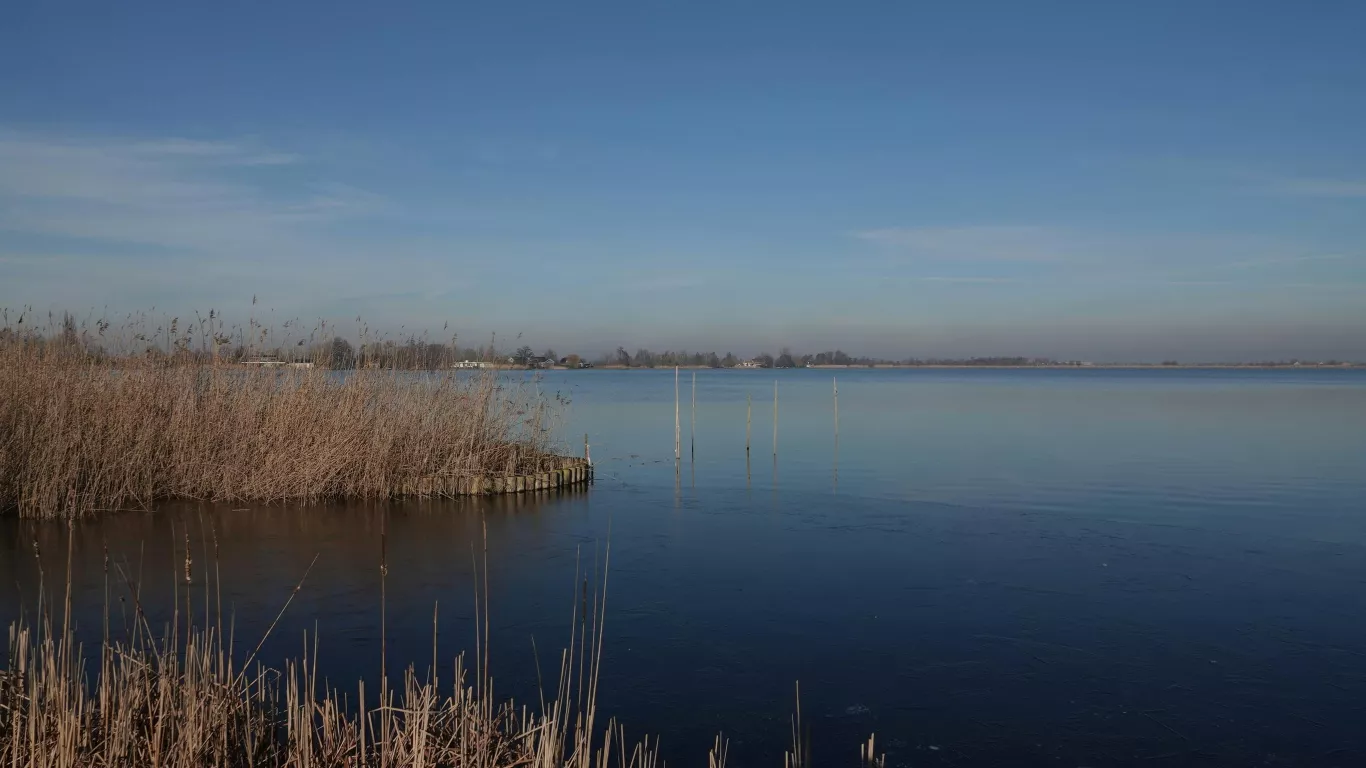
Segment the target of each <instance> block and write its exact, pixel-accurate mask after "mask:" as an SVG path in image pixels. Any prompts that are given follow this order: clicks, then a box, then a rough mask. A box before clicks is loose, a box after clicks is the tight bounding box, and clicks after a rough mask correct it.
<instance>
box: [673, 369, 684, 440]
mask: <svg viewBox="0 0 1366 768" xmlns="http://www.w3.org/2000/svg"><path fill="white" fill-rule="evenodd" d="M681 447H682V430H681V428H680V426H679V421H678V366H676V365H675V366H674V461H675V462H678V461H680V460H681V459H682V458H683V453H682V450H681Z"/></svg>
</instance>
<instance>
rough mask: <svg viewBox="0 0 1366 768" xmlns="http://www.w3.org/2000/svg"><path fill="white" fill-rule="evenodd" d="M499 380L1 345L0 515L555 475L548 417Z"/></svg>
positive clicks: (535, 400)
mask: <svg viewBox="0 0 1366 768" xmlns="http://www.w3.org/2000/svg"><path fill="white" fill-rule="evenodd" d="M553 406H554V404H553V403H549V402H547V401H546V400H545V399H544V398H542V397H540V396H539V395H538V394H537V393H536V392H535V391H534V388H531V387H520V386H515V385H508V384H507V383H506V382H500V381H499V379H498V378H497V377H496V375H494V374H483V375H476V376H474V377H470V376H457V375H455V374H452V373H428V372H412V371H394V370H387V371H386V370H361V371H348V372H333V371H327V370H325V369H321V368H313V369H303V368H263V367H260V366H244V365H232V364H227V363H223V362H219V361H215V360H213V359H207V360H206V359H204V358H202V357H194V356H190V355H184V356H180V357H176V356H161V357H151V356H145V355H144V356H131V355H130V356H122V357H108V356H95V355H91V354H88V353H87V352H86V351H85V350H84V349H83V348H82V347H79V346H77V345H63V344H59V343H52V342H46V343H40V342H39V341H35V340H33V339H24V338H22V337H17V336H11V337H9V338H0V511H9V512H17V513H18V514H20V515H23V516H26V517H38V518H55V517H68V518H69V517H77V516H80V515H84V514H89V513H91V512H94V511H98V510H108V509H122V508H142V507H146V506H147V505H149V504H150V503H152V502H153V501H155V500H158V499H167V498H184V499H200V500H227V501H232V500H241V501H247V500H251V501H266V502H269V501H278V500H285V499H299V500H316V499H324V498H342V497H346V498H383V497H390V496H396V495H405V494H419V495H421V494H423V493H430V492H431V491H424V490H423V489H430V488H432V487H450V486H451V484H450V483H449V482H445V483H436V484H433V483H432V479H433V478H440V479H443V480H450V479H459V478H467V477H480V476H489V475H514V474H526V473H530V472H539V471H546V470H550V469H554V468H555V464H554V457H553V456H551V455H550V448H551V445H550V432H551V428H552V426H553V423H554V420H555V416H556V409H555V407H553Z"/></svg>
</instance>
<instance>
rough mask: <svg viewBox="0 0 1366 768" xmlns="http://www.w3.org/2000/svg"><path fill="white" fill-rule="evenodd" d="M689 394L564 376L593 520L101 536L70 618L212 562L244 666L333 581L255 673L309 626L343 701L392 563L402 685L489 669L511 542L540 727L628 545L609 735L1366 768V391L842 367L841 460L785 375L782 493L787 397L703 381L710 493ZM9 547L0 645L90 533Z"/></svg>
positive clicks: (1350, 377)
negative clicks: (487, 624)
mask: <svg viewBox="0 0 1366 768" xmlns="http://www.w3.org/2000/svg"><path fill="white" fill-rule="evenodd" d="M671 374H672V372H667V373H666V372H659V373H650V372H630V373H616V372H607V371H592V372H574V373H569V374H556V375H553V376H551V377H549V378H547V379H545V380H544V381H542V383H541V386H542V387H543V388H547V389H548V390H551V391H554V390H560V391H561V392H562V393H564V394H568V395H569V396H571V397H572V399H573V400H574V405H573V409H572V412H571V413H570V414H569V425H568V427H567V428H566V433H567V434H571V435H578V434H582V433H584V432H588V433H590V436H591V440H592V444H593V454H594V457H595V459H597V461H598V473H597V478H598V482H597V484H596V485H595V486H594V487H593V488H591V489H588V490H582V491H577V492H572V493H565V494H560V495H541V496H506V497H497V498H490V499H465V500H457V501H442V502H417V501H413V502H403V503H395V504H344V505H327V506H294V505H282V506H276V507H247V508H242V507H236V508H234V506H198V505H183V504H168V505H164V506H163V507H162V508H160V509H158V510H157V511H156V512H155V513H152V514H124V515H116V516H111V517H107V518H103V519H101V520H98V521H93V522H88V523H81V524H78V525H76V526H74V527H73V528H72V529H71V530H72V539H71V541H70V546H71V550H72V553H73V559H72V572H73V579H74V582H75V584H76V587H77V588H76V590H75V592H74V595H73V598H74V605H75V611H74V613H75V615H76V616H77V617H78V619H79V621H80V623H81V629H82V632H83V633H84V634H85V635H86V636H87V637H91V638H98V637H99V633H100V627H101V617H102V615H103V611H104V604H105V584H106V581H105V579H106V576H105V566H104V563H105V558H104V553H105V551H106V547H107V551H108V552H109V553H110V563H111V566H110V569H109V572H110V577H109V582H110V584H111V586H110V588H109V594H110V595H111V598H110V602H109V605H110V615H111V621H112V623H113V625H114V626H115V627H116V628H117V627H119V626H121V625H122V624H123V623H124V622H126V621H127V620H128V615H129V612H130V611H131V610H132V608H131V606H130V600H131V596H132V594H134V592H133V588H130V587H129V585H130V584H131V585H135V587H134V588H140V590H141V596H140V600H141V602H142V604H143V605H144V606H146V607H147V608H148V610H149V613H151V614H152V619H153V622H154V623H159V622H165V621H167V620H168V619H169V611H170V610H171V608H172V606H173V605H176V604H177V603H176V598H175V595H177V594H179V604H181V605H183V604H184V599H185V598H184V592H183V590H184V585H183V571H184V560H185V550H186V546H187V541H188V548H189V550H190V557H191V559H192V570H193V575H194V579H193V583H192V584H191V589H192V592H191V598H192V605H193V609H192V610H193V611H194V612H195V613H196V614H199V612H200V611H205V610H207V611H208V612H209V614H210V618H212V615H214V614H216V613H217V612H218V610H219V605H220V603H221V610H222V613H223V616H224V621H225V622H227V621H230V622H231V623H232V626H233V631H234V633H235V636H236V641H237V645H238V648H239V651H240V650H242V649H244V648H245V649H246V650H250V648H251V647H252V646H254V645H255V644H256V642H257V641H258V640H259V639H260V638H261V636H262V635H263V634H264V632H265V629H266V627H267V626H269V624H270V621H271V619H273V618H274V617H275V615H276V613H277V612H278V611H279V610H280V607H281V606H282V605H283V604H284V602H285V600H286V599H288V597H289V594H290V592H291V590H292V589H293V588H294V586H295V585H296V584H297V583H298V582H299V580H300V578H301V577H302V576H303V575H304V573H305V571H307V570H308V568H309V564H310V562H312V561H313V560H314V558H315V557H316V558H317V562H316V565H314V566H313V569H312V571H311V572H310V573H309V575H308V578H307V581H306V583H305V584H304V586H303V588H302V589H301V591H300V593H299V595H298V596H297V597H296V598H295V599H294V602H293V604H292V605H291V606H290V608H289V611H288V612H287V613H286V614H285V616H284V618H283V619H282V620H281V622H280V624H279V626H277V627H276V629H275V631H274V632H273V633H272V635H271V637H270V639H269V641H268V642H267V643H266V645H265V647H264V648H263V650H262V656H263V658H265V659H267V660H271V659H279V658H281V657H283V656H284V655H287V654H297V653H299V652H300V651H301V649H302V642H303V637H304V633H305V632H310V633H311V632H312V631H313V629H314V627H315V626H316V627H317V628H318V630H319V631H320V633H321V637H322V645H321V658H320V669H321V670H324V671H325V672H326V674H327V675H328V676H329V677H330V678H331V679H332V681H333V682H334V684H338V685H344V686H349V685H350V681H351V680H352V679H353V678H355V677H356V676H359V675H372V676H373V675H375V674H376V673H377V670H378V668H379V661H380V659H379V642H378V638H379V621H380V612H379V599H378V598H379V589H380V573H379V567H380V551H381V538H383V539H384V541H385V542H386V548H387V551H388V564H389V572H388V579H387V586H386V590H387V621H388V640H389V664H390V665H391V666H402V665H406V664H408V663H417V664H419V665H425V664H427V663H429V662H428V661H426V660H429V659H430V658H431V655H432V648H431V642H432V640H431V637H432V620H433V611H434V606H436V605H437V604H439V610H438V611H437V617H438V622H439V636H440V648H439V650H438V658H440V659H442V663H443V664H445V665H449V664H450V660H451V659H452V658H453V655H454V654H455V653H457V652H458V651H459V650H461V649H464V648H471V649H472V648H473V647H474V645H473V633H474V624H473V616H472V614H473V610H474V584H475V581H474V578H473V572H474V571H473V569H474V563H475V561H476V560H477V559H480V558H482V557H483V552H484V550H485V548H487V551H488V554H489V577H490V582H489V588H490V595H491V598H492V609H491V619H492V622H493V635H494V637H493V641H494V647H493V673H494V677H495V680H496V682H497V686H498V688H499V689H500V690H502V691H503V692H504V693H506V694H508V695H515V696H517V697H518V698H519V699H522V700H524V701H528V702H530V701H534V700H535V691H536V671H535V670H536V665H535V663H534V661H535V657H534V655H533V644H532V640H533V638H534V641H535V648H536V649H538V650H539V653H540V655H541V658H540V664H541V669H542V670H546V669H553V668H555V664H557V661H558V658H557V655H556V654H557V651H558V648H560V647H563V646H564V645H566V644H567V643H568V639H569V636H570V631H571V630H570V619H571V616H572V614H573V611H574V601H575V599H576V595H578V594H580V593H581V590H582V580H583V579H584V578H585V576H587V577H588V578H592V577H593V574H594V573H599V572H601V570H602V568H603V567H604V564H605V562H606V557H607V553H606V545H607V541H608V539H609V535H610V542H611V555H610V557H611V568H610V571H611V575H610V579H609V586H608V594H609V596H608V600H609V611H608V615H607V633H608V642H607V645H606V648H605V657H606V658H605V662H606V670H605V675H604V678H603V685H602V688H603V701H602V705H603V708H604V711H606V712H608V713H612V714H617V715H620V716H621V717H622V718H623V719H624V721H625V723H626V725H627V727H628V728H629V729H630V730H631V732H632V733H637V734H639V733H642V732H650V733H658V734H662V735H663V737H664V750H665V753H666V756H667V757H668V758H669V759H670V760H671V761H673V762H675V763H678V762H679V761H685V760H686V761H696V760H698V759H700V758H701V756H702V755H703V754H704V752H705V749H706V748H707V747H708V746H709V745H710V740H711V738H712V736H713V735H714V734H715V732H716V731H717V730H722V729H724V731H725V732H726V734H727V736H729V737H730V738H731V743H732V749H733V751H734V757H735V758H736V759H738V760H740V761H743V762H745V763H758V762H759V761H760V760H763V761H765V762H767V763H769V764H772V763H773V761H775V760H780V759H781V757H780V756H777V755H778V752H779V751H780V750H781V749H782V747H783V745H784V743H785V741H786V739H787V738H788V734H789V732H790V726H789V723H788V716H789V712H790V710H791V705H792V702H791V699H792V693H791V692H792V690H793V688H792V686H793V683H794V681H797V680H800V681H801V687H802V692H803V702H802V705H803V712H804V715H805V717H806V719H807V721H808V722H809V724H810V725H811V730H812V742H813V744H812V746H813V749H814V750H815V755H816V759H817V760H818V761H824V762H827V763H840V762H845V761H847V758H848V757H849V756H850V755H852V754H853V751H854V749H855V747H856V745H857V744H858V743H859V742H860V741H861V740H864V739H866V738H867V735H868V733H869V732H873V731H876V732H877V734H878V742H879V744H881V745H883V746H884V747H885V748H886V750H887V752H888V756H889V759H890V760H891V762H892V763H893V764H907V765H959V766H961V765H976V764H982V765H988V764H1010V765H1084V764H1093V765H1095V764H1103V765H1113V764H1128V763H1141V764H1145V765H1163V764H1211V765H1248V764H1253V763H1256V764H1269V765H1301V764H1307V765H1358V764H1362V763H1363V761H1366V744H1363V737H1362V736H1361V734H1360V727H1359V726H1360V722H1361V721H1362V715H1363V711H1362V708H1363V702H1366V620H1364V619H1363V618H1362V617H1363V616H1366V589H1364V587H1366V556H1364V555H1366V518H1364V517H1363V513H1364V512H1366V505H1363V502H1362V499H1363V498H1366V479H1364V478H1366V473H1363V472H1361V462H1362V458H1363V457H1364V456H1366V376H1362V375H1361V374H1360V372H1351V371H1332V372H1304V373H1300V372H1295V373H1288V372H1258V371H1249V372H1193V371H1180V372H1174V371H1173V372H1168V371H1163V372H1115V371H1076V372H1048V371H968V372H957V371H940V372H930V371H915V372H898V371H848V372H841V373H840V380H839V390H840V391H839V400H840V402H839V415H838V419H839V421H838V424H839V427H838V436H837V435H836V430H835V428H834V423H835V422H834V418H833V416H834V403H833V387H832V382H831V381H830V379H829V376H828V375H824V374H823V373H822V372H804V371H792V372H783V373H780V374H779V375H780V376H782V400H781V402H780V408H781V411H780V414H779V416H780V419H781V424H782V431H781V432H780V433H779V437H778V447H777V451H776V452H777V454H778V455H777V456H776V457H775V458H774V459H773V461H772V468H771V477H770V478H765V477H764V475H765V474H769V473H767V472H765V470H764V468H762V465H760V466H758V467H755V466H752V465H753V462H754V459H753V458H752V457H751V455H750V454H751V453H752V452H753V450H758V451H760V452H761V454H760V455H762V452H764V451H766V448H767V447H766V446H763V445H762V442H761V444H760V446H759V447H758V448H757V449H753V450H751V451H746V450H745V444H746V442H747V439H748V435H747V432H748V431H750V430H751V429H752V430H757V434H759V435H764V433H765V432H766V431H768V429H769V428H771V427H772V424H771V423H769V422H768V419H770V418H771V415H768V414H766V413H765V412H766V411H767V409H766V408H764V407H761V408H757V409H753V411H752V414H751V415H750V416H749V419H750V420H752V424H747V423H746V422H747V408H746V400H747V398H749V399H755V398H757V399H759V400H760V402H763V400H764V399H765V398H766V397H768V396H771V391H772V387H773V383H772V379H773V378H774V374H773V373H772V372H723V373H713V372H702V373H701V374H700V375H699V376H698V384H697V408H696V417H695V419H696V420H695V424H696V426H695V428H693V431H692V434H693V437H692V438H691V444H692V446H695V453H693V452H692V450H690V452H689V455H688V456H686V457H684V459H685V460H686V461H687V467H686V471H687V478H686V482H685V478H684V477H683V471H684V467H683V462H681V461H679V462H675V461H674V457H673V453H672V449H673V443H672V440H673V412H672V411H673V403H672V397H673V391H672V389H673V387H672V384H673V381H672V375H671ZM688 405H689V404H688V403H684V407H685V408H686V407H688ZM688 418H689V419H690V422H691V420H692V415H691V414H689V416H688ZM670 464H672V465H673V466H672V467H670V466H669V465H670ZM671 469H672V475H673V476H672V477H670V476H669V475H670V470H671ZM756 472H757V473H758V476H757V477H755V473H756ZM766 486H767V487H766ZM0 525H3V529H4V533H3V535H0V570H3V577H4V578H5V580H6V584H7V586H6V587H5V588H4V591H3V592H0V595H3V596H4V600H3V602H0V614H3V615H0V619H5V620H8V619H11V618H13V617H14V616H16V615H18V613H19V612H20V611H21V610H28V611H29V612H31V611H32V610H33V605H34V593H35V592H36V590H37V586H38V582H39V579H40V571H39V566H40V564H41V578H42V579H43V580H44V583H45V585H46V588H47V589H48V590H49V591H51V590H52V589H54V588H55V587H54V585H55V584H58V583H60V581H61V578H62V575H63V574H64V572H65V570H66V551H67V545H68V541H67V538H66V536H67V528H66V527H65V526H61V525H50V524H32V523H23V522H20V521H15V520H5V521H3V522H0ZM609 532H610V533H609ZM35 543H36V544H37V548H38V552H39V555H37V556H35V554H34V548H33V546H34V544H35ZM213 571H221V575H222V578H221V589H220V585H219V584H218V583H217V582H216V581H215V580H214V579H213V578H212V572H213ZM125 577H126V578H125ZM220 595H221V597H220ZM197 620H199V621H203V620H204V619H203V618H199V619H197ZM931 747H938V749H931Z"/></svg>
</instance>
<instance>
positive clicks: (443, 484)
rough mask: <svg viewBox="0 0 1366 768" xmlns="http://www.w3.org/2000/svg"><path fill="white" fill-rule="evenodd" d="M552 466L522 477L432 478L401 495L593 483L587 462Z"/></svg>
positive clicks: (557, 460)
mask: <svg viewBox="0 0 1366 768" xmlns="http://www.w3.org/2000/svg"><path fill="white" fill-rule="evenodd" d="M548 463H549V464H551V465H553V467H554V468H553V469H548V470H543V471H540V472H531V473H528V474H522V475H475V476H470V475H430V476H428V477H424V478H420V479H418V480H417V481H416V482H413V483H410V484H408V485H406V486H405V487H403V488H402V490H401V491H400V494H399V495H403V496H425V497H443V496H489V495H494V494H503V493H532V492H537V491H554V490H560V489H566V488H575V487H580V486H586V485H589V484H591V483H592V482H593V465H592V463H590V462H589V461H588V460H587V459H580V458H570V457H563V456H557V457H553V458H551V459H549V460H548Z"/></svg>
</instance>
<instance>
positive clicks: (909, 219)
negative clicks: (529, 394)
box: [0, 1, 1366, 360]
mask: <svg viewBox="0 0 1366 768" xmlns="http://www.w3.org/2000/svg"><path fill="white" fill-rule="evenodd" d="M396 5H400V4H379V3H373V2H371V3H351V2H330V3H314V4H306V3H275V4H255V3H218V4H212V5H209V4H195V3H165V4H158V3H91V4H80V3H34V2H23V1H21V2H19V3H18V4H17V5H16V4H11V5H8V6H7V10H6V13H5V16H6V22H5V23H4V24H3V25H0V305H6V306H9V307H18V306H22V305H26V304H27V305H33V306H34V307H37V308H39V309H40V310H47V309H49V308H55V309H64V308H71V309H74V310H77V311H89V310H90V309H91V308H103V307H109V308H110V311H111V312H121V311H127V310H131V309H145V308H148V307H152V306H155V307H157V311H158V312H161V311H167V312H170V313H172V314H177V313H188V312H189V311H190V310H193V309H200V310H202V311H206V310H207V309H208V308H210V307H213V308H217V309H220V310H223V311H225V312H226V313H227V314H228V315H229V316H230V317H239V318H240V317H245V316H246V314H247V313H248V311H249V309H250V302H251V297H252V296H253V295H256V296H259V297H260V301H261V306H262V307H269V308H273V310H274V314H275V316H276V317H280V318H289V317H296V316H297V317H300V318H303V319H305V320H308V321H311V320H313V319H315V318H319V317H324V318H329V319H331V320H333V321H334V322H341V323H343V324H345V325H350V324H353V323H352V322H351V321H352V320H353V318H354V317H355V316H356V315H357V314H360V315H363V316H365V318H366V319H367V320H368V321H369V322H370V323H371V324H372V325H374V326H378V327H383V328H387V329H390V330H392V331H395V332H396V331H397V330H398V328H399V326H400V325H402V326H404V327H405V328H406V329H413V328H420V327H429V328H433V329H439V328H441V327H442V325H443V324H445V323H450V325H451V326H452V327H453V328H455V329H457V330H459V331H460V333H461V334H462V337H463V338H465V339H468V340H475V339H478V340H482V339H484V338H487V335H488V333H490V332H491V331H497V332H498V333H499V336H500V337H502V338H510V337H512V336H514V335H515V334H517V333H521V334H523V338H524V339H525V340H529V341H530V342H531V343H533V344H535V345H536V346H538V347H539V346H543V345H544V346H554V347H555V348H557V349H560V350H566V349H571V348H577V349H580V350H581V351H584V352H598V351H601V350H603V349H611V348H615V347H616V346H617V345H618V344H620V345H624V346H627V347H629V348H632V349H634V348H636V347H639V346H649V347H652V348H665V347H675V348H677V347H680V346H684V347H688V348H692V349H716V350H718V351H725V350H732V351H735V352H736V353H738V354H750V353H755V352H758V351H761V350H762V349H775V348H776V347H777V346H779V345H782V344H788V345H791V346H793V347H795V348H802V349H812V348H816V347H826V346H832V345H836V344H838V345H840V346H842V347H844V348H845V349H847V350H851V351H855V352H862V353H870V354H882V355H894V356H903V355H921V356H928V355H986V354H1026V355H1050V356H1057V357H1069V358H1071V357H1085V358H1088V359H1095V360H1130V359H1162V358H1169V357H1174V358H1178V359H1186V360H1188V359H1207V360H1215V359H1247V358H1261V357H1282V356H1284V357H1289V356H1298V357H1309V358H1314V357H1352V358H1361V359H1366V331H1364V330H1363V329H1366V140H1363V138H1362V137H1363V136H1366V45H1363V44H1362V42H1361V40H1362V34H1363V30H1366V5H1364V4H1361V3H1351V2H1342V3H1329V2H1324V3H1300V4H1295V3H1255V2H1240V3H1204V2H1181V3H1164V2H1148V3H1127V4H1116V3H1094V2H1092V3H1048V2H1038V3H1018V2H996V3H973V2H962V3H939V4H912V3H824V4H807V3H800V2H783V3H758V2H753V3H718V4H711V3H700V2H699V3H671V4H663V3H654V2H631V3H621V4H599V3H587V2H585V3H544V4H541V3H487V4H482V5H480V6H475V5H474V4H460V3H429V4H401V5H402V6H403V7H401V8H400V7H394V6H396Z"/></svg>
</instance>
